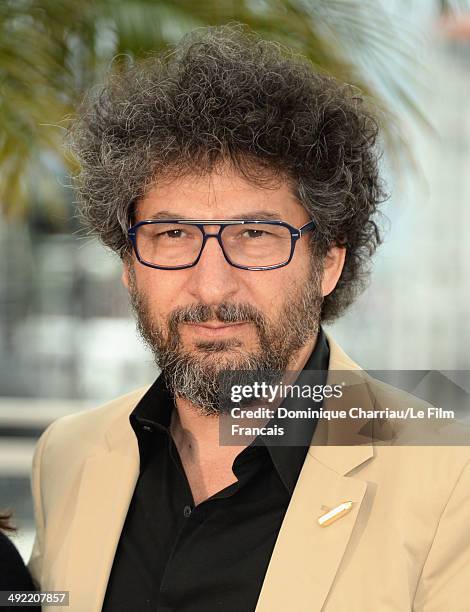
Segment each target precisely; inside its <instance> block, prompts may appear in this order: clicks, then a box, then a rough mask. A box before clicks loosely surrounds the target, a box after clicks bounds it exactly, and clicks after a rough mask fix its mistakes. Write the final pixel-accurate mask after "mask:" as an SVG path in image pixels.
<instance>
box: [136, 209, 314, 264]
mask: <svg viewBox="0 0 470 612" xmlns="http://www.w3.org/2000/svg"><path fill="white" fill-rule="evenodd" d="M164 223H174V224H176V225H195V226H196V227H198V228H199V230H200V232H201V234H202V244H201V249H200V251H199V254H198V256H197V257H196V259H195V260H194V261H193V263H191V264H186V265H184V266H159V265H157V264H152V263H150V262H148V261H145V260H144V259H142V258H141V256H140V254H139V249H138V248H137V230H138V229H139V227H141V226H142V225H158V224H164ZM248 224H250V225H253V224H263V225H277V226H282V227H286V228H287V229H288V230H289V232H290V236H291V248H290V254H289V257H288V259H286V261H284V262H282V263H280V264H275V265H273V266H242V265H240V264H236V263H234V262H233V261H231V259H230V257H229V256H228V255H227V253H226V252H225V249H224V245H223V243H222V232H223V231H224V229H225V228H226V227H228V226H229V225H248ZM205 225H219V226H220V227H219V231H218V232H217V233H216V234H207V233H206V231H205V229H204V226H205ZM313 229H315V222H314V221H309V223H306V224H305V225H302V227H294V226H293V225H290V224H289V223H286V222H285V221H273V220H260V219H230V220H229V221H227V220H226V219H225V220H223V219H211V220H209V221H208V220H198V219H145V220H144V221H139V223H136V224H135V225H133V226H132V227H130V228H129V229H128V230H127V235H128V237H129V240H130V241H131V243H132V246H133V249H134V253H135V255H136V257H137V260H138V261H139V262H140V263H141V264H143V265H144V266H148V267H149V268H156V269H157V270H184V269H187V268H193V267H194V266H196V265H197V264H198V262H199V260H200V259H201V255H202V252H203V251H204V247H205V246H206V242H207V239H208V238H217V241H218V243H219V246H220V248H221V250H222V253H223V255H224V257H225V260H226V261H227V262H228V263H229V264H230V265H231V266H233V267H234V268H239V269H240V270H254V271H258V270H274V269H276V268H282V267H284V266H287V265H288V264H289V263H290V262H291V260H292V257H293V256H294V251H295V245H296V244H297V241H298V240H299V238H301V237H302V236H303V235H304V233H305V232H307V231H310V230H313Z"/></svg>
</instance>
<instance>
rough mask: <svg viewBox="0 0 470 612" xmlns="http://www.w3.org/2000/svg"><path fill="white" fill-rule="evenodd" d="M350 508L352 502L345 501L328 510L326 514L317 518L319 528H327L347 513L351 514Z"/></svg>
mask: <svg viewBox="0 0 470 612" xmlns="http://www.w3.org/2000/svg"><path fill="white" fill-rule="evenodd" d="M352 507H353V502H352V501H345V502H343V503H342V504H340V505H339V506H336V507H335V508H332V509H331V510H328V512H326V513H325V514H322V515H321V516H320V517H318V519H317V521H318V524H319V525H320V527H328V525H331V524H332V523H334V522H335V521H337V520H338V519H340V518H341V517H343V516H345V515H346V514H348V512H351V509H352Z"/></svg>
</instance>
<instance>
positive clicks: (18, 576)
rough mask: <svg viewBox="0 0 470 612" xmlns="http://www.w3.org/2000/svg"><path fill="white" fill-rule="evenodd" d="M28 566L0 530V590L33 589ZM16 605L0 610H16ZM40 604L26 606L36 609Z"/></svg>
mask: <svg viewBox="0 0 470 612" xmlns="http://www.w3.org/2000/svg"><path fill="white" fill-rule="evenodd" d="M35 590H36V587H35V586H34V584H33V581H32V579H31V576H30V574H29V571H28V568H27V567H26V566H25V564H24V561H23V559H22V558H21V556H20V553H19V552H18V551H17V549H16V547H15V545H14V544H13V542H12V541H11V540H10V538H9V537H8V536H7V535H5V534H4V533H2V532H1V531H0V591H35ZM18 609H19V608H18V607H17V606H6V607H2V608H1V610H3V611H5V612H8V610H18ZM40 609H41V607H40V606H28V610H32V611H33V612H34V611H38V610H40Z"/></svg>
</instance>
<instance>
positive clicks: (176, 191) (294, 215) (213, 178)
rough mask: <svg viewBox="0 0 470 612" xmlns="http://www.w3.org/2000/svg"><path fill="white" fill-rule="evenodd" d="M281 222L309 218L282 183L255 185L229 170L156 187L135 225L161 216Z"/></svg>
mask: <svg viewBox="0 0 470 612" xmlns="http://www.w3.org/2000/svg"><path fill="white" fill-rule="evenodd" d="M247 215H248V216H250V215H253V218H272V219H281V220H285V221H288V222H290V223H293V224H296V223H303V222H306V221H308V214H307V212H306V210H305V209H304V208H303V206H302V205H301V204H300V202H299V200H298V199H297V198H296V197H295V195H294V191H293V188H292V185H291V184H290V183H289V182H288V181H287V180H285V179H277V180H276V181H274V180H273V181H270V182H267V183H263V184H262V185H258V184H254V183H253V182H251V181H248V180H247V179H246V178H244V177H243V176H241V175H240V174H237V173H236V172H234V171H230V170H227V169H225V170H219V171H217V172H212V173H210V174H207V175H205V176H198V175H186V176H183V177H179V178H177V179H174V180H172V181H165V182H163V183H161V184H155V185H154V186H153V187H152V188H151V189H150V190H149V191H148V193H147V195H146V196H145V198H143V199H142V200H141V201H139V202H138V204H137V207H136V221H141V220H143V219H150V218H153V217H155V218H159V217H160V218H161V217H162V216H165V217H167V218H168V217H171V216H174V217H175V218H188V219H236V218H238V217H243V218H246V217H247Z"/></svg>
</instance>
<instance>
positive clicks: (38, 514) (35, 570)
mask: <svg viewBox="0 0 470 612" xmlns="http://www.w3.org/2000/svg"><path fill="white" fill-rule="evenodd" d="M53 427H54V423H52V424H51V425H49V427H47V429H46V430H45V431H44V432H43V433H42V434H41V436H40V438H39V440H38V442H37V444H36V448H35V450H34V455H33V464H32V472H31V492H32V496H33V508H34V520H35V524H36V535H35V538H34V544H33V549H32V552H31V556H30V559H29V561H28V569H29V572H30V574H31V577H32V579H33V582H34V584H35V586H36V588H37V589H38V590H41V576H42V560H43V553H44V534H45V528H46V517H45V514H44V506H43V493H42V483H41V465H42V459H43V453H44V448H45V447H46V444H47V440H48V438H49V435H50V433H51V431H52V429H53Z"/></svg>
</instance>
